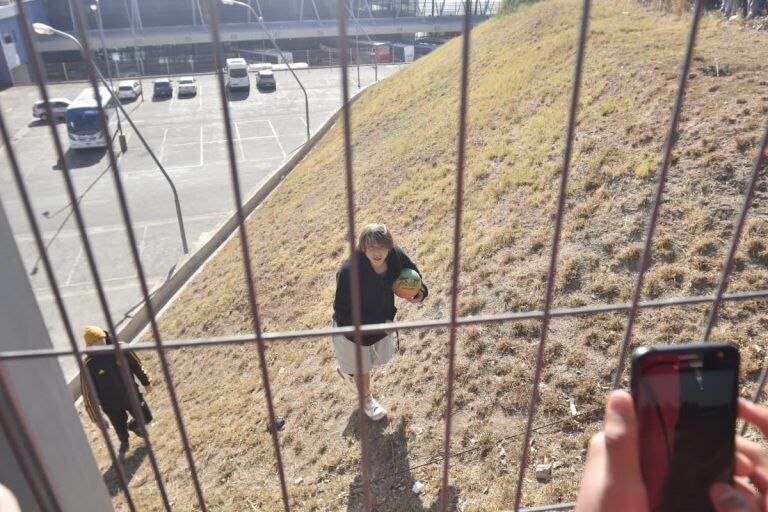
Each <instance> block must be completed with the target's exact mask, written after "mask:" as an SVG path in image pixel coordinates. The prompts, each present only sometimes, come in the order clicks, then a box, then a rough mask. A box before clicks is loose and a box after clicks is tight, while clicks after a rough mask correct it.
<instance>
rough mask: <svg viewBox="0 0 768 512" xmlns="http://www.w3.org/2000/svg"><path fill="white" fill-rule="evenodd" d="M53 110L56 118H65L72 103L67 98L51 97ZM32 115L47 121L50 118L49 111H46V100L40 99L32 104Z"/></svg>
mask: <svg viewBox="0 0 768 512" xmlns="http://www.w3.org/2000/svg"><path fill="white" fill-rule="evenodd" d="M50 102H51V110H52V111H53V117H54V118H57V119H58V118H65V117H66V116H67V108H68V107H69V105H70V103H72V102H71V101H70V100H68V99H67V98H51V100H50ZM32 117H36V118H38V119H42V120H43V121H45V120H46V119H48V113H47V112H46V111H45V102H44V101H43V100H38V101H36V102H35V104H34V105H32Z"/></svg>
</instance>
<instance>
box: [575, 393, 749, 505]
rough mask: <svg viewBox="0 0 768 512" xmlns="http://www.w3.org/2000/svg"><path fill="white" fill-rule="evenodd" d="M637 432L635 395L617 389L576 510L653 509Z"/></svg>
mask: <svg viewBox="0 0 768 512" xmlns="http://www.w3.org/2000/svg"><path fill="white" fill-rule="evenodd" d="M637 435H638V434H637V418H636V417H635V409H634V406H633V404H632V397H631V396H630V395H629V393H627V392H626V391H614V392H613V393H611V394H610V396H609V397H608V401H607V402H606V405H605V429H604V431H603V432H600V433H599V434H596V435H595V436H594V437H592V439H591V440H590V442H589V449H588V450H587V462H586V464H585V465H584V477H583V479H582V481H581V489H580V490H579V497H578V499H577V502H576V512H615V511H617V510H621V511H622V512H649V510H650V509H649V506H648V495H647V493H646V491H645V484H644V483H643V476H642V473H641V472H640V453H639V443H638V437H637ZM718 512H720V511H718ZM727 512H731V511H730V510H728V511H727ZM733 512H735V510H734V511H733Z"/></svg>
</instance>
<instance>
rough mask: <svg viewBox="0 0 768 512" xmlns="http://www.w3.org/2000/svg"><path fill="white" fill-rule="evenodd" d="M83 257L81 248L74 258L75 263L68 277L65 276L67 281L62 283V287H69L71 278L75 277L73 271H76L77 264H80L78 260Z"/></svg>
mask: <svg viewBox="0 0 768 512" xmlns="http://www.w3.org/2000/svg"><path fill="white" fill-rule="evenodd" d="M82 257H83V248H82V246H81V247H80V251H79V252H78V253H77V257H76V258H75V262H74V263H73V264H72V268H71V269H70V271H69V275H68V276H67V280H66V281H64V286H69V283H71V282H72V278H73V277H75V270H77V264H78V263H80V259H81V258H82Z"/></svg>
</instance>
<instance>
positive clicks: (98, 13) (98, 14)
mask: <svg viewBox="0 0 768 512" xmlns="http://www.w3.org/2000/svg"><path fill="white" fill-rule="evenodd" d="M100 1H101V0H96V3H95V4H91V6H90V7H91V11H93V12H94V13H96V25H97V26H98V27H99V37H100V38H101V51H102V53H103V54H104V65H105V66H106V67H107V76H108V77H109V89H110V90H112V89H114V88H115V86H114V84H113V83H112V68H111V67H110V66H109V56H108V55H107V43H106V39H105V38H104V20H102V19H101V4H100V3H99V2H100ZM78 44H79V42H78ZM96 69H98V66H97V67H96ZM117 131H119V132H120V149H121V150H122V152H123V153H125V152H126V151H127V150H128V145H127V143H126V141H125V135H124V134H123V126H122V124H120V116H117Z"/></svg>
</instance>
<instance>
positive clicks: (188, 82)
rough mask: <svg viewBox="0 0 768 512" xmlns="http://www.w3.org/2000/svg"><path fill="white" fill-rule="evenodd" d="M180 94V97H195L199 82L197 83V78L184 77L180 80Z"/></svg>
mask: <svg viewBox="0 0 768 512" xmlns="http://www.w3.org/2000/svg"><path fill="white" fill-rule="evenodd" d="M178 94H179V96H183V95H185V94H189V95H191V96H194V95H195V94H197V81H195V78H194V77H191V76H183V77H181V78H179V93H178Z"/></svg>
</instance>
